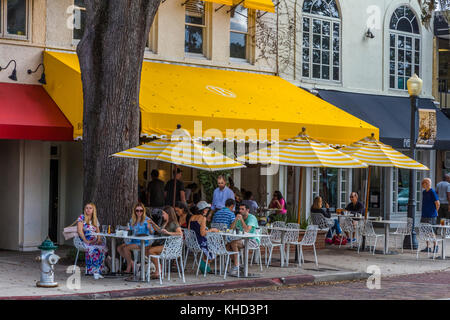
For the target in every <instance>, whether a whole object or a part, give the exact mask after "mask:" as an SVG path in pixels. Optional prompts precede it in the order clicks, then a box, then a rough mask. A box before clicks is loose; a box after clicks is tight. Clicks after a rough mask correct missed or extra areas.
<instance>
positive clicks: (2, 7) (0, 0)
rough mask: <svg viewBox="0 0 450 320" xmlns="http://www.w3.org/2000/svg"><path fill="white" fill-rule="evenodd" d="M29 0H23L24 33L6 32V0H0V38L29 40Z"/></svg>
mask: <svg viewBox="0 0 450 320" xmlns="http://www.w3.org/2000/svg"><path fill="white" fill-rule="evenodd" d="M30 26H31V10H30V0H25V35H16V34H9V33H8V0H0V38H2V39H8V40H21V41H28V40H30V34H31V29H30Z"/></svg>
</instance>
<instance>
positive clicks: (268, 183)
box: [266, 174, 274, 206]
mask: <svg viewBox="0 0 450 320" xmlns="http://www.w3.org/2000/svg"><path fill="white" fill-rule="evenodd" d="M273 191H274V190H273V175H270V174H268V175H267V176H266V199H267V200H266V201H267V202H266V203H267V206H268V205H269V203H270V201H271V200H272V193H273Z"/></svg>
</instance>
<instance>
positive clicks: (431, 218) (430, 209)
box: [420, 178, 439, 252]
mask: <svg viewBox="0 0 450 320" xmlns="http://www.w3.org/2000/svg"><path fill="white" fill-rule="evenodd" d="M422 188H423V189H424V190H423V191H422V218H421V219H420V222H421V223H429V224H431V225H435V224H436V219H437V216H438V212H437V211H438V210H439V197H438V195H437V194H436V192H435V191H434V190H433V189H432V188H431V179H430V178H425V179H423V180H422ZM438 250H439V248H438V246H435V248H434V250H433V251H434V252H437V251H438ZM422 252H428V241H427V247H426V248H425V249H423V250H422Z"/></svg>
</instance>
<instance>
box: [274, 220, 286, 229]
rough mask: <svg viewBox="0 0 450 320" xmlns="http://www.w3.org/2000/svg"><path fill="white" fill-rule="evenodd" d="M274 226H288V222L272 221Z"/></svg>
mask: <svg viewBox="0 0 450 320" xmlns="http://www.w3.org/2000/svg"><path fill="white" fill-rule="evenodd" d="M272 227H275V228H284V227H286V222H284V221H275V222H274V223H272Z"/></svg>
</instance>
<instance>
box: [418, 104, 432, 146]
mask: <svg viewBox="0 0 450 320" xmlns="http://www.w3.org/2000/svg"><path fill="white" fill-rule="evenodd" d="M436 135H437V124H436V110H433V109H419V134H418V137H417V144H416V147H417V148H433V146H434V143H435V141H436Z"/></svg>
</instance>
